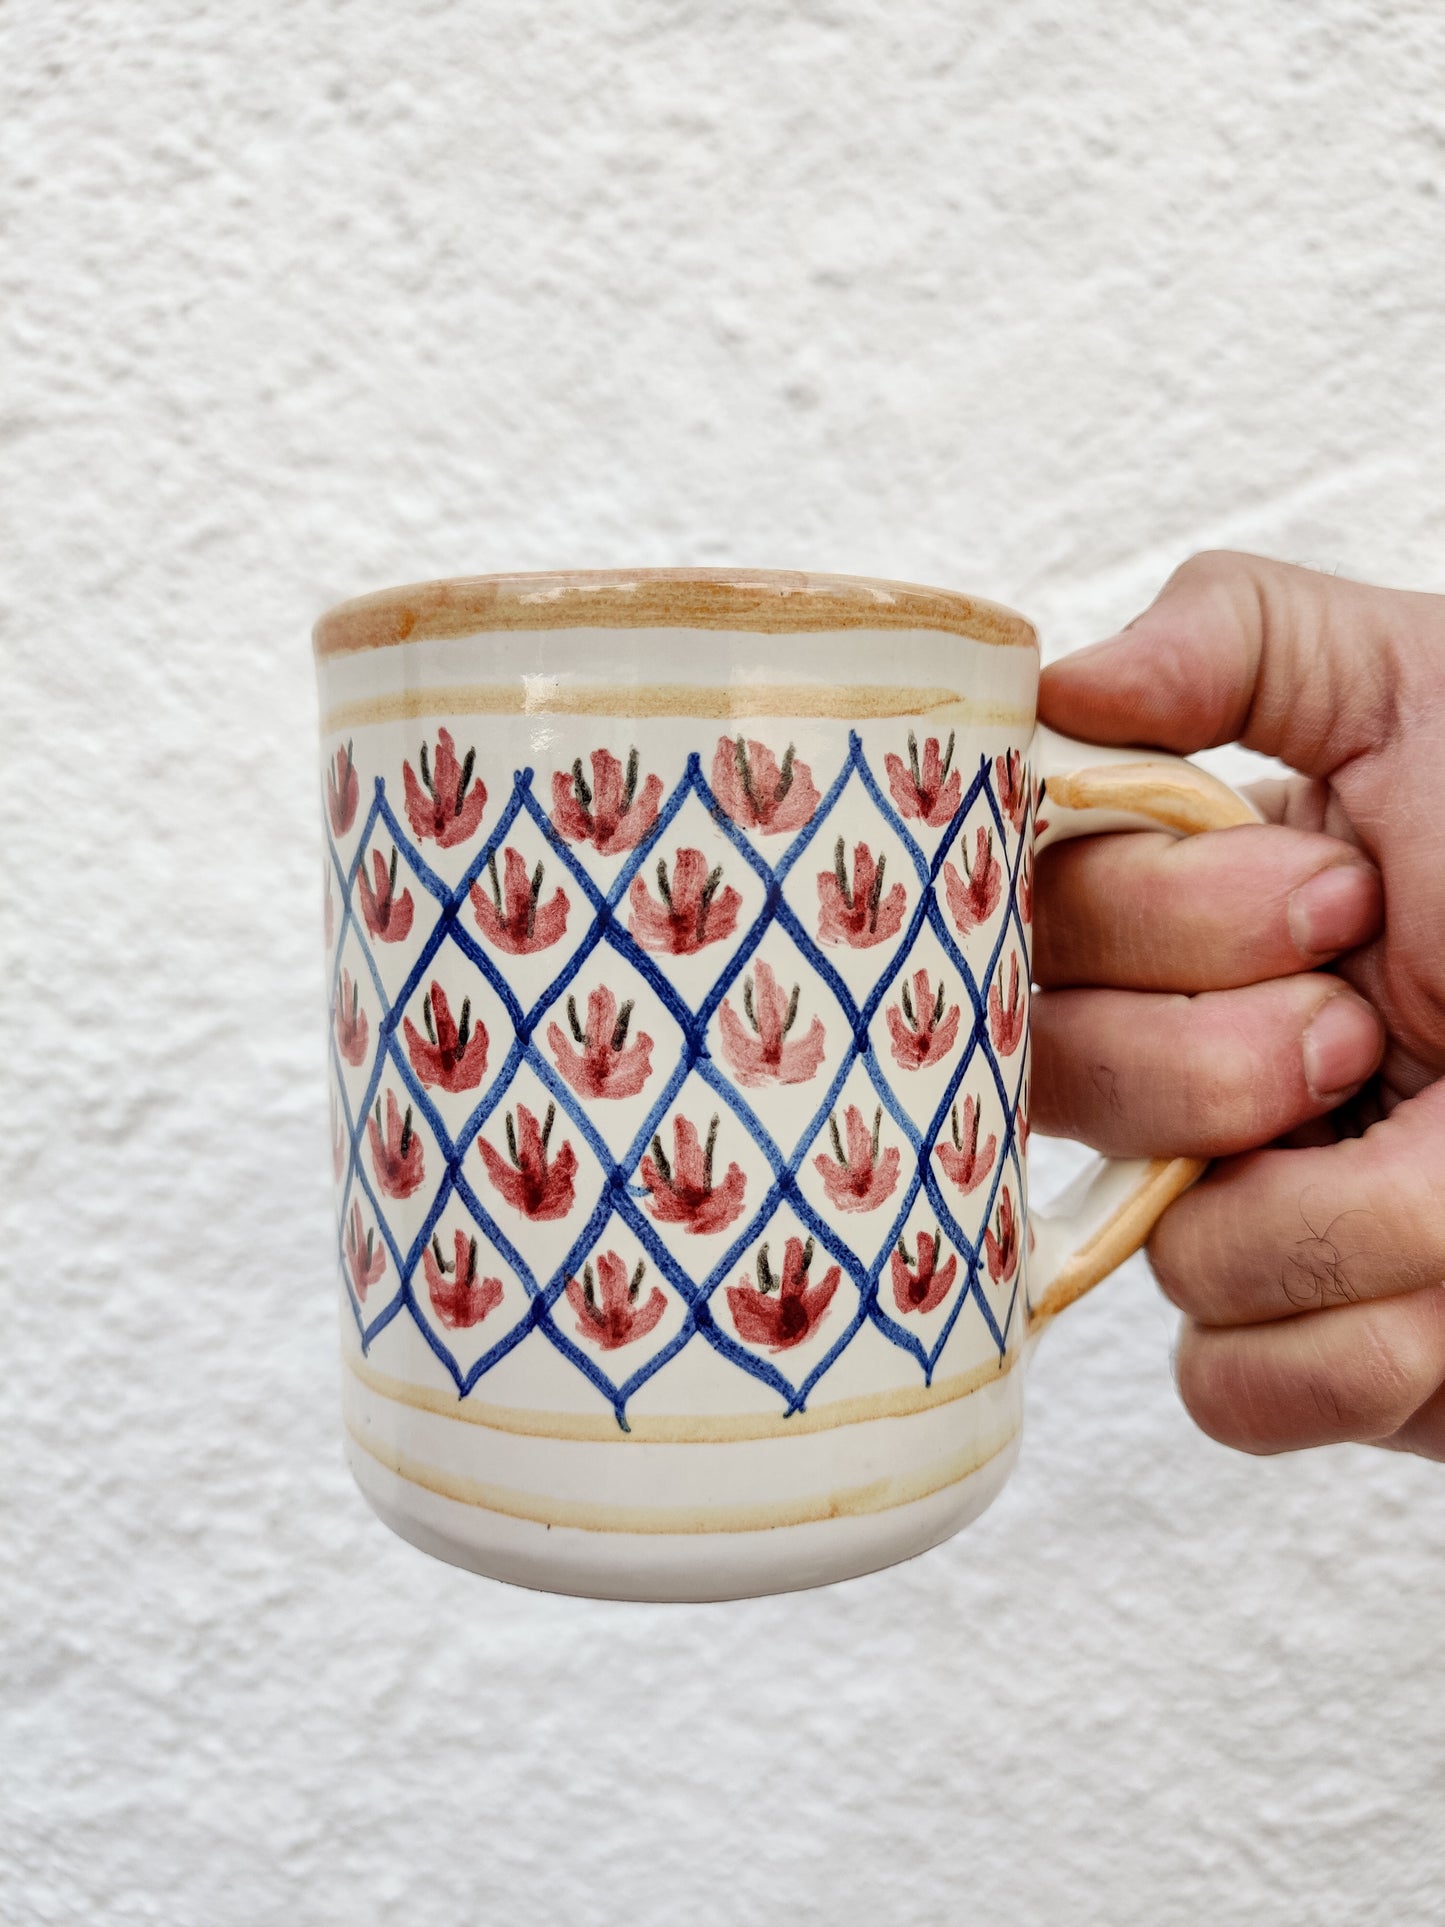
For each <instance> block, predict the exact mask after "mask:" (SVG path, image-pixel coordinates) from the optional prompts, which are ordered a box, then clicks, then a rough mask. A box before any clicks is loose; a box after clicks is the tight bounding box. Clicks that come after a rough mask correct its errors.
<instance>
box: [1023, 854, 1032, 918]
mask: <svg viewBox="0 0 1445 1927" xmlns="http://www.w3.org/2000/svg"><path fill="white" fill-rule="evenodd" d="M1019 915H1020V916H1021V917H1022V918H1023V920H1024V922H1025V923H1032V922H1033V920H1034V853H1033V851H1032V850H1025V851H1024V861H1023V868H1022V869H1021V870H1020V871H1019Z"/></svg>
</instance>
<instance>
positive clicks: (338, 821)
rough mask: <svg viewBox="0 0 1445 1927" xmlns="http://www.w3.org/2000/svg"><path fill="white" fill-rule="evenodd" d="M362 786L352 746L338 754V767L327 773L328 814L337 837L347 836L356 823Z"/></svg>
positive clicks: (349, 745)
mask: <svg viewBox="0 0 1445 1927" xmlns="http://www.w3.org/2000/svg"><path fill="white" fill-rule="evenodd" d="M360 796H361V785H360V784H359V783H358V782H357V780H356V765H355V763H353V762H352V760H351V744H350V743H348V744H347V745H346V748H345V749H339V750H337V752H336V767H335V768H334V769H328V770H327V772H326V813H327V815H328V816H329V817H330V818H331V828H332V830H333V831H334V832H335V834H336V835H337V836H345V834H346V832H347V831H348V830H349V829H350V828H351V826H352V824H353V823H354V822H355V821H356V805H357V802H358V801H359V799H360Z"/></svg>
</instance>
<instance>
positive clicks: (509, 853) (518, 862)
mask: <svg viewBox="0 0 1445 1927" xmlns="http://www.w3.org/2000/svg"><path fill="white" fill-rule="evenodd" d="M506 865H507V883H506V891H505V901H504V893H503V889H502V886H501V885H500V884H499V883H498V881H497V859H496V856H495V854H493V855H492V856H490V857H489V858H488V859H487V874H488V877H489V879H490V881H491V885H492V894H491V897H490V899H489V898H488V897H487V894H486V892H485V891H484V890H483V889H482V886H481V884H480V883H474V884H473V885H472V909H473V911H474V912H475V913H476V919H477V922H478V924H479V925H480V926H481V932H482V935H483V936H484V937H485V938H486V939H487V942H488V943H491V944H495V945H496V947H497V949H498V950H505V951H506V952H507V953H508V954H509V955H510V956H513V957H526V956H530V955H531V953H532V952H533V951H534V950H546V949H548V948H550V946H551V945H552V944H554V943H556V942H557V940H558V938H559V937H560V936H561V935H562V933H563V931H564V930H565V929H566V928H567V908H568V905H567V897H566V893H565V892H564V891H563V890H562V889H561V888H560V887H559V888H558V889H556V890H554V891H553V892H552V896H551V898H550V900H549V901H548V902H546V903H543V902H542V901H541V896H542V877H543V874H544V869H545V866H544V865H543V864H541V863H539V864H538V865H537V867H536V869H535V870H533V872H532V874H531V876H530V877H529V876H528V875H527V859H526V858H525V857H524V856H523V855H522V853H521V851H520V850H514V849H513V848H512V846H511V844H510V843H509V844H508V845H507V849H506Z"/></svg>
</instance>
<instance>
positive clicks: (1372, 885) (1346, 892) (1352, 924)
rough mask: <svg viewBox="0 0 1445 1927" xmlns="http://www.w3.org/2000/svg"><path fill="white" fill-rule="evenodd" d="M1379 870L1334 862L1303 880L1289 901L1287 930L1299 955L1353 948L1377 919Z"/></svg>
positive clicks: (1380, 905)
mask: <svg viewBox="0 0 1445 1927" xmlns="http://www.w3.org/2000/svg"><path fill="white" fill-rule="evenodd" d="M1381 907H1382V893H1381V889H1380V873H1379V871H1378V870H1372V869H1371V868H1370V867H1369V865H1368V864H1364V863H1337V864H1335V865H1334V867H1333V868H1332V869H1329V870H1321V871H1320V872H1319V874H1318V875H1317V876H1312V877H1311V878H1310V879H1309V881H1308V882H1307V883H1302V884H1301V885H1300V887H1299V888H1298V889H1297V890H1296V891H1295V893H1294V895H1293V896H1292V897H1291V898H1290V900H1289V933H1290V935H1291V937H1293V939H1294V941H1295V947H1296V948H1297V949H1298V951H1299V953H1300V955H1301V956H1302V957H1328V956H1332V955H1333V954H1334V953H1335V952H1336V951H1339V950H1350V949H1353V948H1354V946H1355V945H1356V944H1357V943H1363V942H1364V941H1365V939H1366V938H1367V937H1369V936H1371V935H1373V933H1374V931H1375V930H1376V929H1377V927H1378V925H1379V921H1380V910H1381Z"/></svg>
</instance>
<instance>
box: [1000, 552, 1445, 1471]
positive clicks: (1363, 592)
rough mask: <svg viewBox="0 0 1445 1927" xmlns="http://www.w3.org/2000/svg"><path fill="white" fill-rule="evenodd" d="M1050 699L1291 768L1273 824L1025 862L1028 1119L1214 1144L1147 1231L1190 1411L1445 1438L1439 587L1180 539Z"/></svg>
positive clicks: (1250, 1428)
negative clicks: (1183, 548) (1390, 586)
mask: <svg viewBox="0 0 1445 1927" xmlns="http://www.w3.org/2000/svg"><path fill="white" fill-rule="evenodd" d="M1039 714H1040V717H1041V718H1042V720H1043V721H1045V722H1046V723H1049V724H1050V725H1052V726H1053V727H1054V728H1055V729H1059V730H1063V731H1066V732H1067V733H1068V734H1070V735H1072V736H1080V737H1085V738H1087V739H1088V740H1090V741H1093V742H1098V743H1130V744H1145V745H1150V746H1153V747H1157V748H1163V749H1170V750H1177V751H1181V752H1188V751H1190V750H1196V749H1203V748H1206V747H1208V746H1211V745H1214V744H1218V743H1228V742H1234V741H1238V742H1242V743H1244V744H1246V745H1247V746H1248V747H1249V748H1251V749H1256V750H1260V751H1263V752H1264V753H1265V754H1267V755H1271V756H1276V757H1279V758H1280V759H1282V760H1283V761H1284V762H1286V763H1287V764H1289V765H1290V767H1291V768H1292V769H1294V770H1296V771H1298V772H1299V774H1298V775H1297V776H1295V777H1292V778H1290V779H1288V780H1286V781H1282V782H1278V783H1271V784H1266V785H1261V786H1259V787H1258V788H1257V789H1256V790H1255V791H1253V792H1252V794H1253V796H1254V800H1255V801H1256V802H1257V803H1258V804H1259V806H1260V808H1261V809H1262V810H1263V811H1264V813H1265V815H1266V817H1267V818H1268V819H1269V822H1268V823H1267V824H1264V825H1259V826H1254V827H1246V828H1241V829H1233V830H1223V831H1218V832H1216V833H1214V834H1211V835H1206V836H1200V837H1195V838H1191V839H1187V840H1185V841H1182V842H1175V841H1173V840H1172V839H1170V838H1168V837H1164V836H1159V835H1149V834H1144V833H1140V834H1134V835H1129V836H1101V837H1095V838H1085V839H1081V840H1079V841H1077V842H1071V843H1062V844H1059V845H1056V846H1055V847H1054V848H1053V849H1051V850H1049V851H1048V852H1047V853H1046V854H1045V855H1044V856H1043V857H1041V858H1040V861H1039V874H1038V890H1037V896H1036V913H1035V917H1036V920H1035V965H1034V974H1035V977H1036V979H1037V981H1038V983H1039V984H1040V986H1041V994H1040V995H1039V996H1038V997H1037V998H1036V1000H1035V1004H1034V1016H1033V1026H1034V1031H1033V1034H1034V1079H1033V1090H1034V1095H1033V1100H1032V1102H1033V1120H1032V1121H1033V1122H1034V1123H1035V1124H1036V1126H1037V1128H1038V1129H1039V1130H1041V1131H1045V1132H1058V1133H1060V1134H1063V1135H1067V1136H1069V1137H1076V1138H1080V1139H1082V1140H1084V1141H1085V1142H1086V1143H1089V1144H1093V1145H1094V1146H1096V1147H1097V1148H1098V1149H1100V1150H1103V1151H1108V1152H1112V1153H1115V1154H1118V1155H1126V1156H1183V1155H1196V1156H1202V1157H1211V1158H1216V1159H1218V1162H1217V1163H1215V1164H1214V1165H1213V1166H1212V1167H1211V1168H1210V1170H1209V1171H1208V1173H1207V1174H1206V1175H1205V1177H1204V1178H1203V1179H1202V1180H1201V1181H1200V1183H1199V1184H1198V1185H1196V1186H1195V1187H1194V1189H1193V1190H1192V1191H1189V1192H1187V1193H1186V1194H1185V1195H1184V1196H1183V1197H1182V1198H1180V1199H1179V1200H1178V1201H1177V1202H1176V1203H1175V1204H1174V1205H1173V1206H1171V1208H1170V1209H1169V1210H1168V1211H1167V1212H1166V1213H1165V1215H1164V1217H1163V1218H1162V1219H1161V1220H1160V1222H1159V1224H1158V1226H1157V1227H1156V1229H1155V1232H1154V1235H1153V1237H1152V1238H1151V1240H1150V1243H1149V1256H1150V1259H1151V1261H1152V1263H1153V1266H1154V1270H1155V1272H1156V1274H1157V1276H1158V1278H1159V1281H1160V1284H1161V1285H1162V1286H1163V1288H1164V1290H1165V1292H1166V1293H1167V1294H1168V1296H1169V1297H1170V1298H1171V1299H1172V1300H1173V1301H1174V1303H1175V1304H1177V1305H1178V1306H1179V1307H1180V1308H1181V1309H1182V1310H1183V1311H1184V1312H1185V1313H1186V1314H1187V1316H1186V1319H1185V1323H1184V1326H1183V1330H1182V1333H1181V1337H1180V1342H1179V1350H1178V1355H1177V1359H1176V1370H1177V1374H1178V1380H1179V1389H1180V1393H1181V1396H1182V1397H1183V1400H1184V1403H1185V1405H1186V1406H1187V1408H1188V1409H1189V1411H1190V1413H1191V1414H1192V1415H1193V1417H1194V1419H1195V1420H1196V1422H1197V1423H1198V1424H1199V1425H1200V1426H1201V1427H1202V1428H1203V1429H1204V1430H1205V1431H1206V1432H1208V1433H1210V1434H1211V1435H1212V1436H1213V1437H1215V1438H1217V1439H1221V1440H1223V1441H1224V1442H1225V1443H1226V1444H1229V1445H1233V1446H1238V1447H1240V1448H1241V1449H1243V1450H1245V1451H1251V1452H1278V1451H1288V1450H1291V1449H1293V1448H1296V1447H1299V1446H1306V1445H1321V1444H1326V1443H1329V1442H1331V1441H1335V1440H1341V1439H1362V1440H1369V1441H1372V1442H1374V1443H1377V1444H1380V1445H1389V1446H1393V1447H1396V1448H1397V1449H1400V1450H1404V1451H1411V1452H1418V1453H1421V1454H1423V1455H1425V1456H1427V1457H1432V1458H1437V1459H1445V1078H1442V1071H1445V794H1442V789H1445V597H1442V596H1431V595H1416V594H1404V593H1399V592H1396V591H1392V590H1387V589H1376V588H1371V587H1368V586H1366V585H1364V584H1362V583H1356V582H1346V581H1340V580H1338V579H1336V578H1334V577H1331V576H1326V575H1320V574H1316V573H1315V572H1314V571H1312V570H1308V569H1299V568H1292V567H1289V566H1287V565H1286V564H1283V563H1278V562H1270V561H1264V560H1261V559H1259V558H1257V557H1253V556H1246V555H1232V554H1223V553H1221V554H1208V555H1201V556H1196V557H1195V558H1193V560H1191V561H1189V562H1186V563H1185V564H1184V566H1183V567H1182V568H1181V569H1180V570H1178V572H1177V573H1176V574H1175V575H1174V576H1173V577H1172V578H1171V579H1170V581H1169V582H1168V584H1167V585H1166V586H1165V588H1164V590H1163V592H1162V593H1161V595H1160V596H1159V598H1158V600H1157V601H1156V602H1155V603H1154V604H1153V606H1152V607H1151V608H1149V609H1148V610H1146V611H1145V613H1144V614H1143V615H1142V616H1140V617H1138V618H1137V619H1136V620H1135V621H1134V622H1132V623H1131V624H1130V625H1129V626H1128V628H1127V629H1126V630H1125V631H1124V633H1123V634H1122V635H1120V636H1118V637H1115V638H1113V639H1112V640H1111V641H1109V642H1105V643H1099V644H1096V645H1095V646H1094V647H1093V648H1092V649H1086V650H1082V651H1080V652H1079V653H1078V654H1076V655H1073V656H1070V657H1067V658H1066V659H1065V660H1064V661H1062V662H1059V663H1056V664H1055V665H1054V666H1053V667H1052V668H1050V669H1047V670H1046V671H1045V672H1044V676H1043V681H1042V685H1041V688H1040V692H1039ZM1326 964H1328V965H1329V968H1328V969H1322V968H1320V966H1322V965H1326ZM1261 1146H1263V1147H1267V1148H1258V1147H1261Z"/></svg>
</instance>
